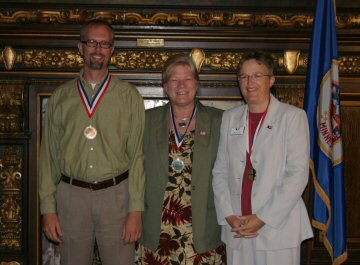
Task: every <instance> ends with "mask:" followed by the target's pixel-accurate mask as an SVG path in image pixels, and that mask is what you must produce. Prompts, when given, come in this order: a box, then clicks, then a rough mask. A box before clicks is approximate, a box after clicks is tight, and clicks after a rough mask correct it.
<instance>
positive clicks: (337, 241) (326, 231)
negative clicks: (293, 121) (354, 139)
mask: <svg viewBox="0 0 360 265" xmlns="http://www.w3.org/2000/svg"><path fill="white" fill-rule="evenodd" d="M305 110H306V112H307V115H308V120H309V126H310V144H311V147H310V156H311V163H310V166H311V172H312V176H313V181H314V186H315V194H314V212H313V220H312V224H313V226H314V227H315V228H317V229H319V230H320V233H321V235H322V238H323V241H324V245H325V247H326V249H327V250H328V252H329V254H330V256H331V258H332V264H333V265H338V264H342V263H343V262H344V261H345V260H346V259H347V248H346V218H345V194H344V193H345V191H344V174H343V171H344V165H343V152H342V136H341V115H340V114H341V113H340V86H339V69H338V51H337V34H336V15H335V3H334V0H318V1H317V6H316V15H315V20H314V26H313V35H312V47H311V52H310V54H309V64H308V72H307V80H306V92H305Z"/></svg>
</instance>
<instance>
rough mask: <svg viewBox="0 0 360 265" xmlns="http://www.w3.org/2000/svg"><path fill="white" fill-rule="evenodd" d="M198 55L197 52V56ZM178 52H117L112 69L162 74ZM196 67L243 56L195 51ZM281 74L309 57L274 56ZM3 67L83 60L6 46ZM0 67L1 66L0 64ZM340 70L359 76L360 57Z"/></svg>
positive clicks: (230, 63)
mask: <svg viewBox="0 0 360 265" xmlns="http://www.w3.org/2000/svg"><path fill="white" fill-rule="evenodd" d="M194 51H196V52H194ZM175 53H178V51H163V50H160V51H159V50H126V51H119V52H115V53H114V55H113V56H112V58H111V65H112V66H114V67H116V68H118V69H122V70H124V69H126V70H145V71H148V70H151V71H161V70H162V68H163V66H164V63H165V62H166V60H167V59H168V58H169V57H170V56H171V55H173V54H175ZM190 54H191V55H192V56H193V59H194V61H195V63H196V64H197V65H198V66H199V68H201V70H203V71H212V70H216V71H223V72H234V71H236V68H237V65H238V63H239V61H240V59H241V57H242V56H243V54H244V52H242V51H239V52H228V51H223V52H222V51H219V52H206V51H204V50H203V49H199V48H195V49H193V50H192V51H190ZM272 55H273V56H274V58H275V61H276V67H277V68H279V69H278V70H280V71H282V72H284V73H287V74H294V73H298V71H301V72H302V73H304V72H305V71H306V68H307V63H308V53H302V52H301V51H300V50H284V51H283V52H282V53H272ZM0 63H3V64H4V66H5V68H6V69H7V70H13V69H16V68H20V69H23V68H25V69H32V70H36V69H42V70H43V69H47V70H49V69H63V70H64V71H65V70H68V69H74V70H78V69H80V68H81V67H82V64H83V59H82V57H81V56H80V54H79V52H78V51H77V50H61V49H57V50H55V49H53V50H49V49H34V50H20V51H15V50H14V49H13V48H12V47H9V46H6V47H5V48H4V50H3V51H2V55H0ZM0 66H1V64H0ZM339 69H340V73H342V74H359V73H360V56H358V55H344V56H340V58H339Z"/></svg>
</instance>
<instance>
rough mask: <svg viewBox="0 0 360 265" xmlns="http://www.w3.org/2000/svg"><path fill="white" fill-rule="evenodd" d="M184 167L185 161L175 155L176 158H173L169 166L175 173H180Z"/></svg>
mask: <svg viewBox="0 0 360 265" xmlns="http://www.w3.org/2000/svg"><path fill="white" fill-rule="evenodd" d="M184 167H185V163H184V161H182V160H181V159H180V158H179V157H177V158H176V159H174V160H173V161H172V163H171V168H172V169H173V170H174V171H175V172H176V173H181V172H182V171H183V169H184Z"/></svg>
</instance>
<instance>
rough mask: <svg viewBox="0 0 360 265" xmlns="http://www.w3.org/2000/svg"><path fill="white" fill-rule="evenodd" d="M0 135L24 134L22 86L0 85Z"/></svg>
mask: <svg viewBox="0 0 360 265" xmlns="http://www.w3.org/2000/svg"><path fill="white" fill-rule="evenodd" d="M0 91H1V95H0V135H2V134H10V133H11V134H13V133H15V134H22V133H24V119H25V118H24V108H25V107H24V85H23V84H21V83H19V82H17V83H13V84H12V83H7V84H4V83H3V82H1V83H0Z"/></svg>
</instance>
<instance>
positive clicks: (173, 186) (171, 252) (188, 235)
mask: <svg viewBox="0 0 360 265" xmlns="http://www.w3.org/2000/svg"><path fill="white" fill-rule="evenodd" d="M193 146H194V131H192V132H187V133H186V134H185V135H184V142H183V143H182V145H181V147H180V148H178V147H177V146H176V142H175V136H174V133H173V132H170V136H169V181H168V184H167V187H166V190H165V195H164V203H163V211H162V223H161V234H160V241H159V246H158V249H157V250H156V252H153V251H152V250H150V249H148V248H146V247H145V246H143V245H141V244H140V245H139V246H138V248H137V250H136V252H137V253H136V262H135V264H146V265H147V264H149V265H168V264H169V265H180V264H181V265H183V264H184V265H185V264H188V265H190V264H191V265H192V264H194V265H195V264H202V265H207V264H208V265H215V264H216V265H218V264H223V263H222V260H224V258H225V249H224V246H220V247H218V248H216V249H214V250H210V251H208V252H205V253H196V252H195V248H194V243H193V231H192V212H191V178H192V176H191V170H192V156H193ZM176 158H181V160H182V161H184V163H185V167H184V169H183V170H182V172H180V173H177V172H175V171H174V170H173V169H172V166H171V164H172V162H173V160H174V159H176Z"/></svg>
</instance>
